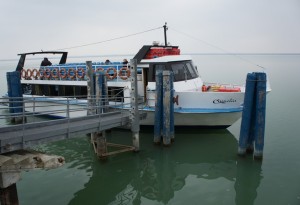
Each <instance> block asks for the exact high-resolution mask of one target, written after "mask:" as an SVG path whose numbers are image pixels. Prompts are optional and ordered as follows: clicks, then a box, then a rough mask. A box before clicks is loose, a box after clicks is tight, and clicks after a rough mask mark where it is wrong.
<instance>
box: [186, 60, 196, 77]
mask: <svg viewBox="0 0 300 205" xmlns="http://www.w3.org/2000/svg"><path fill="white" fill-rule="evenodd" d="M186 66H187V68H188V70H189V72H190V74H191V76H192V78H196V77H198V74H197V72H196V71H195V69H194V68H193V66H192V64H191V63H190V62H188V63H186Z"/></svg>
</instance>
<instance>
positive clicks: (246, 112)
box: [238, 73, 256, 155]
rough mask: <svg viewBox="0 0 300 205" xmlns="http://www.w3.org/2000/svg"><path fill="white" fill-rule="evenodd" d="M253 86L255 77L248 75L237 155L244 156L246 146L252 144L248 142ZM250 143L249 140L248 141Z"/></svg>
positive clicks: (250, 126) (251, 74)
mask: <svg viewBox="0 0 300 205" xmlns="http://www.w3.org/2000/svg"><path fill="white" fill-rule="evenodd" d="M255 85H256V75H255V73H248V74H247V79H246V91H245V97H244V108H243V114H242V122H241V129H240V139H239V147H238V154H239V155H245V154H246V149H247V148H248V146H251V144H253V143H252V142H249V139H250V138H251V136H250V132H251V128H252V127H253V126H252V125H251V124H252V123H251V122H252V119H253V116H252V113H253V104H254V93H255ZM250 141H251V140H250Z"/></svg>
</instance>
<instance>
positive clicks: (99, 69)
mask: <svg viewBox="0 0 300 205" xmlns="http://www.w3.org/2000/svg"><path fill="white" fill-rule="evenodd" d="M100 71H104V69H103V68H101V67H99V68H97V69H96V72H100Z"/></svg>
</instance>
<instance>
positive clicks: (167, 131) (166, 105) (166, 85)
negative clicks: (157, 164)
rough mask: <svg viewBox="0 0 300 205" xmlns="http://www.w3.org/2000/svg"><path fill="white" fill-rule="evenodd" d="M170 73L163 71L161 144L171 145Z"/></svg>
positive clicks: (171, 101)
mask: <svg viewBox="0 0 300 205" xmlns="http://www.w3.org/2000/svg"><path fill="white" fill-rule="evenodd" d="M170 78H171V74H170V71H163V123H162V125H163V129H162V130H163V144H164V145H167V146H168V145H170V144H171V104H173V98H172V99H171V92H172V90H171V83H172V81H171V80H170Z"/></svg>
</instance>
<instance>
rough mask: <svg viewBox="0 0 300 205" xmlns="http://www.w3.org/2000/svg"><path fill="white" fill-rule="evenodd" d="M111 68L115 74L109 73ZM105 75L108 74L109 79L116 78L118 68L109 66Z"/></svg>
mask: <svg viewBox="0 0 300 205" xmlns="http://www.w3.org/2000/svg"><path fill="white" fill-rule="evenodd" d="M111 70H113V71H114V74H113V75H109V72H110V71H111ZM105 75H106V77H107V79H109V80H113V79H115V78H116V77H117V70H116V69H115V68H113V67H110V68H108V69H107V70H106V73H105Z"/></svg>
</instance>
